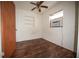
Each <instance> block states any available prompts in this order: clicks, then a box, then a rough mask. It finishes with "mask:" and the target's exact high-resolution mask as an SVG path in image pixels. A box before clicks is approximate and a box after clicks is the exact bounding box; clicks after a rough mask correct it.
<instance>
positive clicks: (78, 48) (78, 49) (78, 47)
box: [77, 2, 79, 58]
mask: <svg viewBox="0 0 79 59" xmlns="http://www.w3.org/2000/svg"><path fill="white" fill-rule="evenodd" d="M77 58H79V2H78V44H77Z"/></svg>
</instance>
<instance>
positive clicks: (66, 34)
mask: <svg viewBox="0 0 79 59" xmlns="http://www.w3.org/2000/svg"><path fill="white" fill-rule="evenodd" d="M59 10H64V19H63V28H62V29H61V28H50V24H49V15H50V14H53V13H54V12H57V11H59ZM42 18H43V27H42V28H43V29H42V30H43V34H42V35H43V38H45V39H47V40H49V41H51V42H53V43H55V44H57V45H60V46H63V47H65V48H67V49H69V50H72V51H73V49H74V31H75V2H59V3H57V4H56V5H55V6H54V7H52V8H51V9H50V10H48V11H47V12H46V13H44V14H43V16H42Z"/></svg>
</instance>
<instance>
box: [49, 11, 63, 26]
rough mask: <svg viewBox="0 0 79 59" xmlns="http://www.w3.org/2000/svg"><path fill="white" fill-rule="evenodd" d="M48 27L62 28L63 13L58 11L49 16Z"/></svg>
mask: <svg viewBox="0 0 79 59" xmlns="http://www.w3.org/2000/svg"><path fill="white" fill-rule="evenodd" d="M49 20H50V27H63V11H59V12H57V13H55V14H53V15H52V16H49Z"/></svg>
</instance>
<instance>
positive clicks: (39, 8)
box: [30, 1, 48, 12]
mask: <svg viewBox="0 0 79 59" xmlns="http://www.w3.org/2000/svg"><path fill="white" fill-rule="evenodd" d="M43 2H44V1H39V2H36V3H34V2H30V3H31V4H33V5H35V6H36V7H34V8H33V9H32V11H33V10H35V9H38V11H39V12H41V8H48V6H44V5H42V3H43Z"/></svg>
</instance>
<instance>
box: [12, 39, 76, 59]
mask: <svg viewBox="0 0 79 59" xmlns="http://www.w3.org/2000/svg"><path fill="white" fill-rule="evenodd" d="M74 55H75V54H74V53H73V52H72V51H70V50H67V49H65V48H62V47H60V46H58V45H55V44H54V43H51V42H49V41H47V40H44V39H41V38H40V39H34V40H28V41H22V42H18V43H17V46H16V51H15V52H14V54H13V55H12V56H11V58H74Z"/></svg>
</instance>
